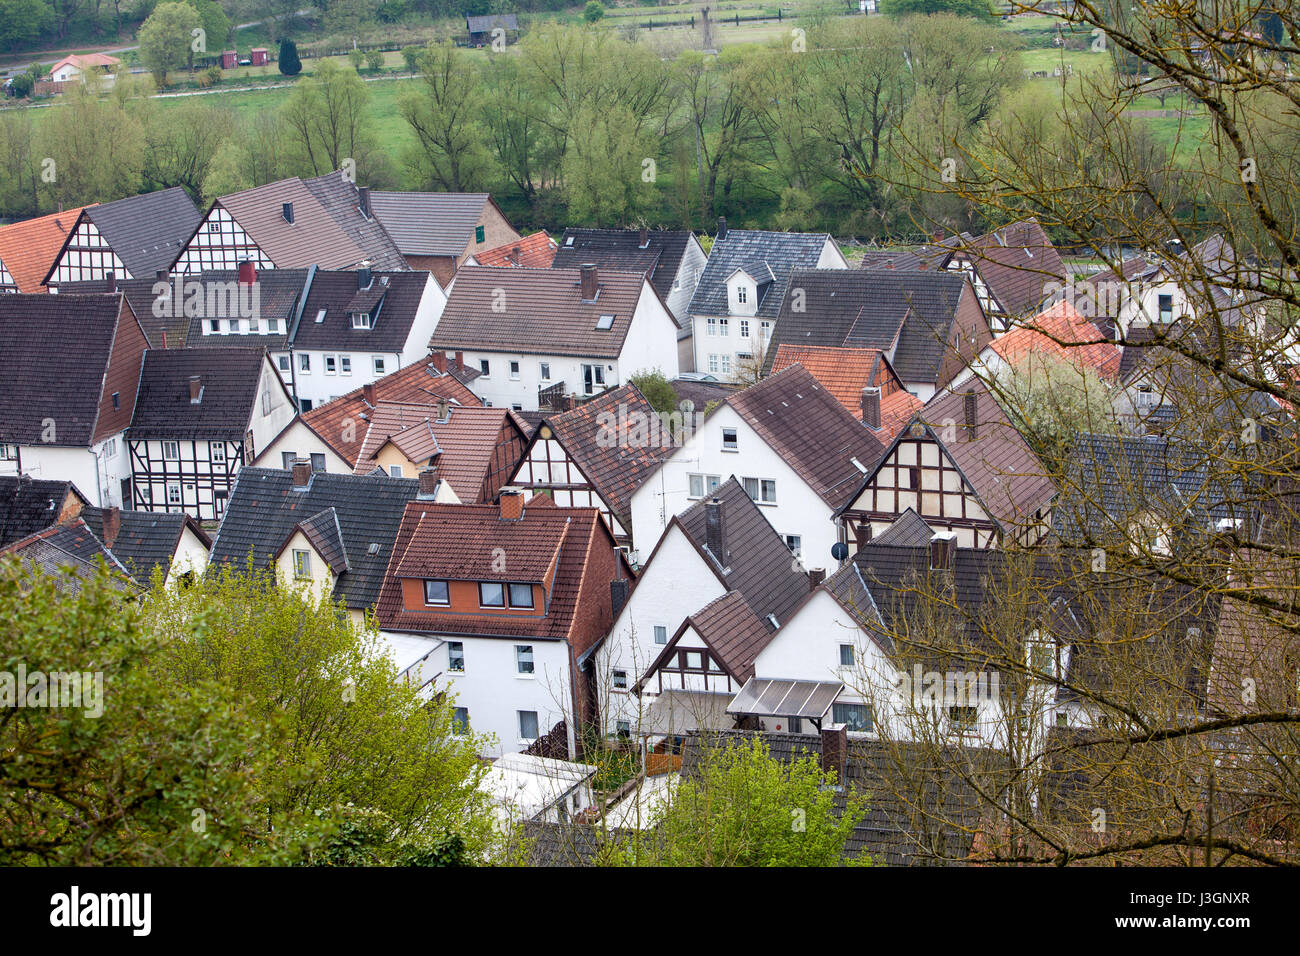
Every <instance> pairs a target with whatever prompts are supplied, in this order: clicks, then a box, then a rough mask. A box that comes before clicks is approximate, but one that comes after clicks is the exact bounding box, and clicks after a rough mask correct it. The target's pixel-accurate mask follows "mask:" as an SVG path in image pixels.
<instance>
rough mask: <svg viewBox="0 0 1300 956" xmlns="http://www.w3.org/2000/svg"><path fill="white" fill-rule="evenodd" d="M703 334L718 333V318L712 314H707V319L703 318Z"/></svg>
mask: <svg viewBox="0 0 1300 956" xmlns="http://www.w3.org/2000/svg"><path fill="white" fill-rule="evenodd" d="M704 334H705V335H717V334H718V320H717V319H716V318H714V317H713V316H709V317H708V318H707V319H705V321H704Z"/></svg>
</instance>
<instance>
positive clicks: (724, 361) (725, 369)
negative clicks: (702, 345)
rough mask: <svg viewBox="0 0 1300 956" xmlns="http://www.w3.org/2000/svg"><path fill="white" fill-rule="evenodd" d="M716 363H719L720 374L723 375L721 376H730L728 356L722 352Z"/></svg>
mask: <svg viewBox="0 0 1300 956" xmlns="http://www.w3.org/2000/svg"><path fill="white" fill-rule="evenodd" d="M718 362H719V364H720V365H721V366H722V374H723V375H730V374H731V356H730V355H728V354H726V353H725V352H724V353H723V354H722V355H719V356H718Z"/></svg>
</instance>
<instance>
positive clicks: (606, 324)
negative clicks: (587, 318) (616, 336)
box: [596, 315, 614, 329]
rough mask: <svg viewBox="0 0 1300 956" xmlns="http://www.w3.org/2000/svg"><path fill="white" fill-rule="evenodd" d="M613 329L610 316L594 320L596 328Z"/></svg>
mask: <svg viewBox="0 0 1300 956" xmlns="http://www.w3.org/2000/svg"><path fill="white" fill-rule="evenodd" d="M613 327H614V317H613V316H612V315H602V316H601V317H600V318H599V319H597V320H596V328H598V329H612V328H613Z"/></svg>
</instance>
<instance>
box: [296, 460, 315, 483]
mask: <svg viewBox="0 0 1300 956" xmlns="http://www.w3.org/2000/svg"><path fill="white" fill-rule="evenodd" d="M310 487H311V459H310V458H295V459H294V460H293V490H294V491H306V490H307V489H308V488H310Z"/></svg>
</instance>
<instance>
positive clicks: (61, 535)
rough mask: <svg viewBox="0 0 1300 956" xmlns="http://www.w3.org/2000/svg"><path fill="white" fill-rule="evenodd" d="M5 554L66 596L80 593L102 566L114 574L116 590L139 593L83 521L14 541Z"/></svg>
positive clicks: (79, 520) (59, 526)
mask: <svg viewBox="0 0 1300 956" xmlns="http://www.w3.org/2000/svg"><path fill="white" fill-rule="evenodd" d="M3 553H4V554H10V555H17V556H18V557H19V558H20V560H21V562H22V563H23V565H24V566H26V567H27V568H29V569H35V570H38V571H40V572H42V573H43V574H46V575H49V576H50V577H51V578H52V579H53V580H54V585H55V587H56V588H58V589H59V590H60V591H62V592H64V593H67V594H76V593H77V592H78V591H80V590H81V582H82V581H84V580H88V579H90V578H92V577H94V576H95V575H96V574H98V573H99V569H100V567H102V566H103V565H107V567H108V569H109V571H110V572H111V573H112V575H113V577H112V586H113V587H114V588H115V589H116V590H119V591H126V592H139V590H140V588H139V586H138V585H137V584H136V582H135V581H133V580H132V579H131V577H130V575H129V574H128V573H127V570H126V568H124V567H123V566H122V565H121V563H120V562H118V560H117V559H116V558H115V557H113V555H112V554H111V553H110V552H109V551H107V550H106V549H105V548H104V546H103V545H102V544H101V543H100V541H99V539H98V538H96V537H95V535H94V534H93V533H92V532H91V530H90V529H89V528H88V527H87V526H86V523H85V522H84V521H82V520H81V519H80V518H77V519H75V520H73V521H70V522H68V523H66V524H61V525H55V526H54V527H52V528H47V529H46V530H44V531H41V532H38V533H37V534H34V535H31V536H29V537H27V538H24V539H23V540H21V541H15V542H14V543H13V544H11V545H8V546H7V547H6V548H5V549H4V552H3ZM101 562H102V563H101Z"/></svg>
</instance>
